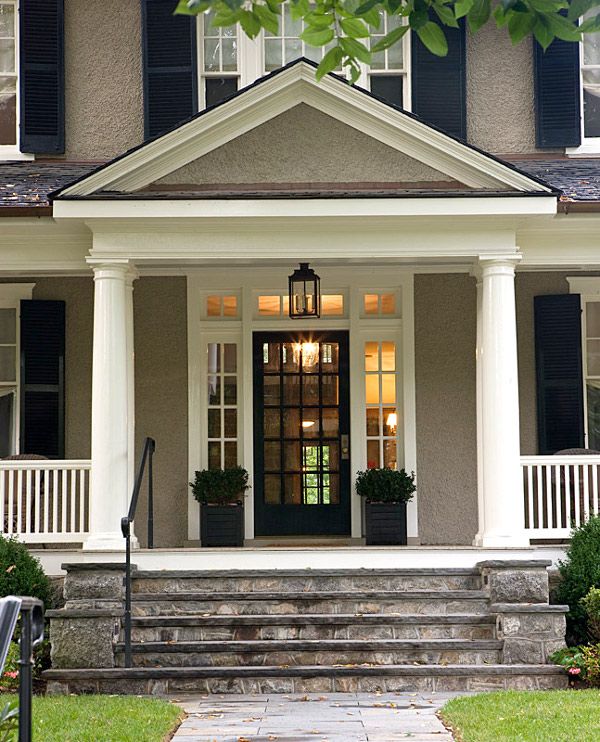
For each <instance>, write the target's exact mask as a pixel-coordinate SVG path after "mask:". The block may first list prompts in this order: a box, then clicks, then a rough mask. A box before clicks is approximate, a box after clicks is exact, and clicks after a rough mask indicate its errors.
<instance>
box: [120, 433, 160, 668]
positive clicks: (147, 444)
mask: <svg viewBox="0 0 600 742" xmlns="http://www.w3.org/2000/svg"><path fill="white" fill-rule="evenodd" d="M155 451H156V442H155V440H154V438H146V440H145V441H144V451H143V453H142V460H141V462H140V468H139V469H138V474H137V477H136V479H135V484H134V485H133V493H132V495H131V503H130V504H129V512H128V513H127V515H126V516H125V517H124V518H121V532H122V534H123V538H124V539H125V626H124V628H125V667H131V524H132V523H133V521H134V519H135V511H136V509H137V504H138V500H139V497H140V490H141V489H142V481H143V479H144V472H145V470H146V463H148V548H149V549H153V548H154V502H153V486H154V485H153V478H152V457H153V456H154V452H155Z"/></svg>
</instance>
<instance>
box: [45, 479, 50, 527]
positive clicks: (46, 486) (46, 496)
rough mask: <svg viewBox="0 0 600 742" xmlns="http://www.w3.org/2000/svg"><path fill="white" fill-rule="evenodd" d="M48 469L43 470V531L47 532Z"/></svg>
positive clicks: (48, 504)
mask: <svg viewBox="0 0 600 742" xmlns="http://www.w3.org/2000/svg"><path fill="white" fill-rule="evenodd" d="M49 508H50V471H49V469H46V470H45V471H44V533H49V532H50V529H49V520H50V513H49Z"/></svg>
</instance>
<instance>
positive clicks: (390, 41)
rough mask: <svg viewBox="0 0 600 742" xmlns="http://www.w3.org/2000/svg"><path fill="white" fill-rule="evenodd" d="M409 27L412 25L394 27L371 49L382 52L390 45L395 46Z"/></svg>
mask: <svg viewBox="0 0 600 742" xmlns="http://www.w3.org/2000/svg"><path fill="white" fill-rule="evenodd" d="M409 29H410V26H398V27H397V28H394V29H392V30H391V31H390V32H389V33H388V34H386V35H385V36H384V37H383V38H382V39H381V40H380V41H378V42H377V43H376V44H374V45H373V46H372V47H371V51H372V52H382V51H384V50H385V49H389V48H390V46H393V45H394V44H395V43H396V42H397V41H399V40H400V39H401V38H402V37H403V36H404V34H405V33H407V31H408V30H409Z"/></svg>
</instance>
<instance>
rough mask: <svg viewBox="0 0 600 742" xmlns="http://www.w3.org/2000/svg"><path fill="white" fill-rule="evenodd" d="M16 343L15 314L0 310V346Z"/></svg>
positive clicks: (12, 310)
mask: <svg viewBox="0 0 600 742" xmlns="http://www.w3.org/2000/svg"><path fill="white" fill-rule="evenodd" d="M16 342H17V312H16V310H15V309H0V344H3V343H16Z"/></svg>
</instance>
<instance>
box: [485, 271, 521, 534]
mask: <svg viewBox="0 0 600 742" xmlns="http://www.w3.org/2000/svg"><path fill="white" fill-rule="evenodd" d="M518 259H519V258H518V256H514V257H495V258H492V257H486V258H482V259H480V266H481V280H482V286H481V356H480V357H478V359H477V360H478V363H480V374H481V378H480V395H479V397H480V405H481V418H480V427H481V436H480V441H479V443H480V446H481V448H482V450H481V453H480V457H479V464H480V468H481V475H480V476H481V485H482V487H483V496H482V498H481V499H482V503H481V504H482V505H483V521H482V528H483V531H482V532H481V533H480V534H478V541H479V543H478V545H480V546H485V547H503V546H505V547H511V546H512V547H514V546H526V545H528V540H527V539H526V538H525V527H524V513H523V480H522V476H521V465H520V459H519V456H520V450H519V387H518V374H517V323H516V309H515V265H516V263H517V261H518Z"/></svg>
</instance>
